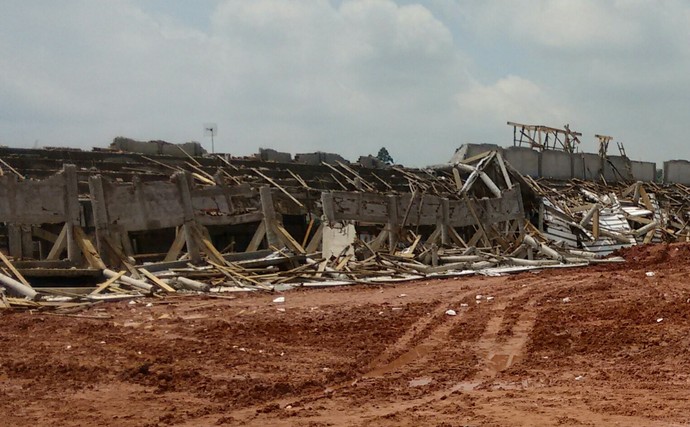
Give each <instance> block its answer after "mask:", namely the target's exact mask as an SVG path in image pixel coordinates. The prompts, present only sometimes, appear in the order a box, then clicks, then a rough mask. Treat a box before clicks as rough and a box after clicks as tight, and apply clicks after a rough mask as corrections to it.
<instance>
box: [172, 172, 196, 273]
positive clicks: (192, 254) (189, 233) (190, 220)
mask: <svg viewBox="0 0 690 427" xmlns="http://www.w3.org/2000/svg"><path fill="white" fill-rule="evenodd" d="M173 179H174V180H175V182H176V183H177V189H178V191H179V193H180V200H181V202H182V209H183V219H184V225H183V226H182V228H183V232H184V235H185V242H186V244H187V253H188V254H189V259H190V260H191V261H192V263H195V264H198V263H200V262H201V254H200V253H199V245H198V244H197V241H196V239H195V238H194V230H193V228H192V227H193V225H194V222H195V220H194V208H193V207H192V194H191V191H190V190H189V182H190V181H189V178H188V176H187V172H177V173H175V174H174V175H173Z"/></svg>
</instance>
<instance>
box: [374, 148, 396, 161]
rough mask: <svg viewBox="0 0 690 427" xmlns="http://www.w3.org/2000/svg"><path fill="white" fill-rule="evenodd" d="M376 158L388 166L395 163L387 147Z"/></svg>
mask: <svg viewBox="0 0 690 427" xmlns="http://www.w3.org/2000/svg"><path fill="white" fill-rule="evenodd" d="M376 158H377V159H379V160H381V161H382V162H383V163H385V164H387V165H392V164H393V163H394V161H393V157H391V155H390V153H389V152H388V150H387V149H386V147H381V149H380V150H379V153H378V154H377V155H376Z"/></svg>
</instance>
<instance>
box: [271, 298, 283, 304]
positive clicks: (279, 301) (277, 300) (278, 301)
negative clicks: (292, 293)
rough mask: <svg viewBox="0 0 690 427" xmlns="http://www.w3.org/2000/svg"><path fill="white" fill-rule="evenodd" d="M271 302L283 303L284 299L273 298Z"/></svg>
mask: <svg viewBox="0 0 690 427" xmlns="http://www.w3.org/2000/svg"><path fill="white" fill-rule="evenodd" d="M273 302H275V303H281V302H285V297H278V298H275V299H274V300H273Z"/></svg>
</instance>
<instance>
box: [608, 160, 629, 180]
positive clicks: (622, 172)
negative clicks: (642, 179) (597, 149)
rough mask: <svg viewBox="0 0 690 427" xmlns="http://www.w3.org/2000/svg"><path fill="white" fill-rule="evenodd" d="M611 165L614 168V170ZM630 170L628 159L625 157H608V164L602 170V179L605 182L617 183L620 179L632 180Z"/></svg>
mask: <svg viewBox="0 0 690 427" xmlns="http://www.w3.org/2000/svg"><path fill="white" fill-rule="evenodd" d="M611 165H613V166H614V167H615V170H614V168H613V167H611ZM631 169H632V166H631V164H630V159H628V158H627V157H623V156H608V162H606V166H605V168H604V178H605V179H606V182H618V181H621V179H623V180H632V179H633V177H632V174H631ZM621 177H622V178H621Z"/></svg>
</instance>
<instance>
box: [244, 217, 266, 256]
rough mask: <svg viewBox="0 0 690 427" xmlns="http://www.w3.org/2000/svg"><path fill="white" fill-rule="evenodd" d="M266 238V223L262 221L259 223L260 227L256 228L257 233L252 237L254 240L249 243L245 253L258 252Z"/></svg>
mask: <svg viewBox="0 0 690 427" xmlns="http://www.w3.org/2000/svg"><path fill="white" fill-rule="evenodd" d="M265 236H266V222H265V221H261V222H260V223H259V226H258V227H256V231H255V232H254V236H252V240H251V241H250V242H249V245H248V246H247V249H246V250H245V252H256V251H257V250H258V249H259V246H261V242H262V241H263V240H264V237H265Z"/></svg>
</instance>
